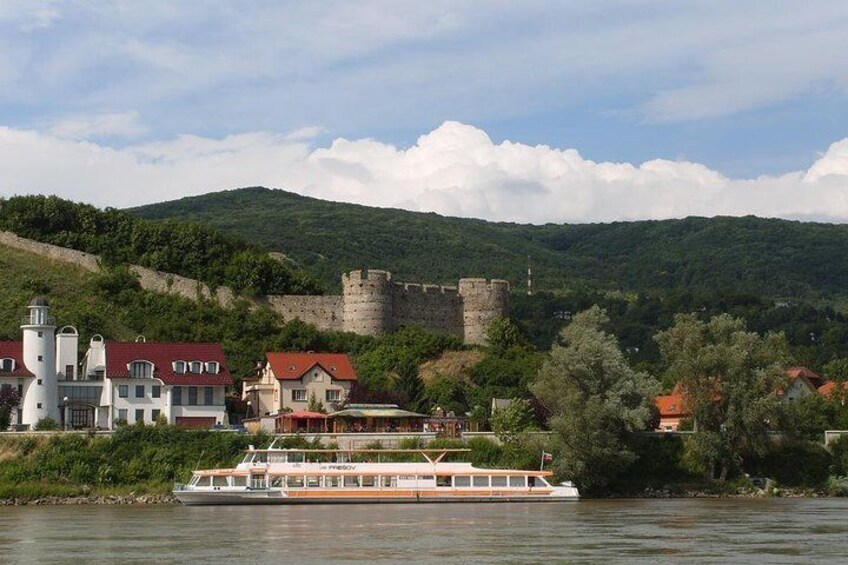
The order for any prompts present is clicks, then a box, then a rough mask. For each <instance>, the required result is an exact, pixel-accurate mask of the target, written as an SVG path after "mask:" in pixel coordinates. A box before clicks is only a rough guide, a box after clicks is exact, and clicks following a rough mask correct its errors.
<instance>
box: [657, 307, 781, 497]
mask: <svg viewBox="0 0 848 565" xmlns="http://www.w3.org/2000/svg"><path fill="white" fill-rule="evenodd" d="M655 339H656V341H657V343H658V344H659V347H660V353H661V355H662V358H663V361H664V363H665V366H666V373H667V377H668V380H670V381H673V382H677V383H679V384H680V386H681V390H682V392H683V395H684V398H685V399H686V404H687V407H688V408H689V410H690V411H691V413H692V419H693V420H694V423H695V431H696V433H695V435H694V453H695V455H696V457H697V458H698V459H699V460H700V462H701V463H702V464H703V465H704V467H705V469H707V470H708V473H709V476H710V478H718V479H719V480H721V481H724V480H725V479H727V476H728V474H729V473H730V471H731V470H732V469H733V468H741V466H742V459H743V454H744V453H746V452H749V453H753V454H756V455H763V454H764V453H765V452H766V449H767V447H768V435H767V434H768V431H769V429H770V428H771V427H773V426H772V424H773V423H776V421H777V418H778V416H779V413H780V398H779V391H781V390H783V389H784V388H785V387H786V386H787V384H788V382H787V377H786V375H785V373H784V372H783V366H784V364H785V362H786V360H787V355H786V351H787V345H786V340H785V338H784V336H783V334H774V333H768V334H766V335H765V336H760V335H759V334H757V333H756V332H749V331H747V329H746V326H745V322H744V321H743V320H741V319H739V318H733V317H732V316H730V315H728V314H722V315H719V316H715V317H713V318H712V319H711V320H710V321H709V322H703V321H701V320H699V319H698V317H697V316H696V315H695V314H678V315H677V316H675V318H674V325H673V326H672V327H671V328H669V329H668V330H666V331H663V332H660V333H658V334H657V335H656V337H655Z"/></svg>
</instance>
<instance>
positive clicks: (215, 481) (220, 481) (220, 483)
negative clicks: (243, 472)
mask: <svg viewBox="0 0 848 565" xmlns="http://www.w3.org/2000/svg"><path fill="white" fill-rule="evenodd" d="M227 482H228V481H227V477H221V476H217V477H212V486H213V487H225V486H227Z"/></svg>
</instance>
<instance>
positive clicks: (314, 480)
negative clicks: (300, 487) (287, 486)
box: [306, 477, 321, 488]
mask: <svg viewBox="0 0 848 565" xmlns="http://www.w3.org/2000/svg"><path fill="white" fill-rule="evenodd" d="M306 486H308V487H309V488H317V487H320V486H321V477H306Z"/></svg>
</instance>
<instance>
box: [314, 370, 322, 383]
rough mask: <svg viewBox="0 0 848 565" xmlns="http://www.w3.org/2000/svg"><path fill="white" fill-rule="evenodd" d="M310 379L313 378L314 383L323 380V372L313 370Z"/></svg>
mask: <svg viewBox="0 0 848 565" xmlns="http://www.w3.org/2000/svg"><path fill="white" fill-rule="evenodd" d="M312 380H314V381H315V382H316V383H320V382H321V381H323V380H324V373H322V372H321V371H315V372H314V373H312Z"/></svg>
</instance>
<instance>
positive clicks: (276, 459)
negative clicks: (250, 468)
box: [268, 453, 286, 463]
mask: <svg viewBox="0 0 848 565" xmlns="http://www.w3.org/2000/svg"><path fill="white" fill-rule="evenodd" d="M268 462H269V463H285V462H286V454H285V453H269V454H268Z"/></svg>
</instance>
